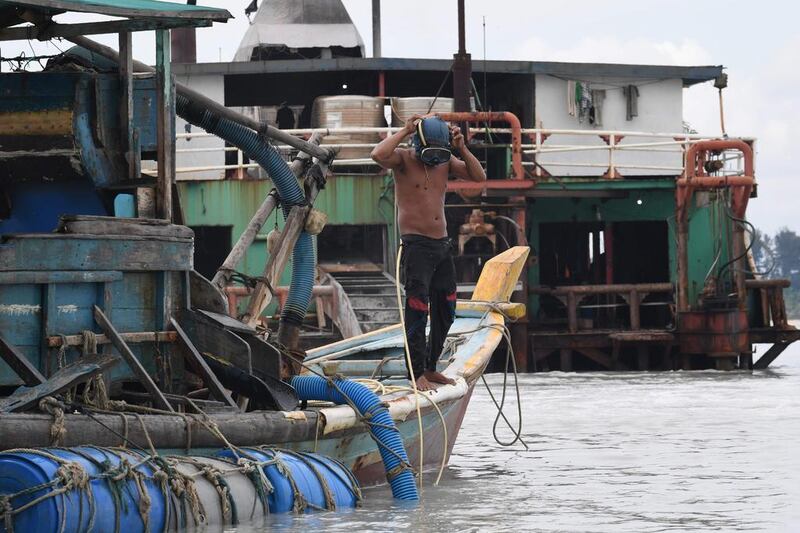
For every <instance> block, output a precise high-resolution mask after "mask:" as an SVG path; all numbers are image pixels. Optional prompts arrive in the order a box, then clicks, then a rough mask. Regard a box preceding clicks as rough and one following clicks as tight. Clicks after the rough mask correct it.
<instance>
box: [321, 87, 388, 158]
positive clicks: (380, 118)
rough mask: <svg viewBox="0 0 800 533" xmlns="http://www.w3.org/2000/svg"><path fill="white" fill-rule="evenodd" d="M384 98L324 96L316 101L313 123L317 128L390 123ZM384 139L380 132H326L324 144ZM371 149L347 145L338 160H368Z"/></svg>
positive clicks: (376, 141)
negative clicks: (331, 133) (384, 110)
mask: <svg viewBox="0 0 800 533" xmlns="http://www.w3.org/2000/svg"><path fill="white" fill-rule="evenodd" d="M383 103H384V99H383V98H379V97H375V96H359V95H341V96H320V97H318V98H317V99H316V100H314V107H313V108H312V111H311V126H312V127H314V128H352V127H381V126H386V117H384V115H383ZM378 142H380V136H379V135H378V134H377V133H337V134H333V135H326V136H325V137H324V138H323V139H322V144H367V143H378ZM371 151H372V149H371V148H343V149H342V150H340V152H339V155H338V156H337V159H365V158H368V157H369V154H370V152H371Z"/></svg>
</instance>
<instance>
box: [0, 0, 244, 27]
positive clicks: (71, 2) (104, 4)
mask: <svg viewBox="0 0 800 533" xmlns="http://www.w3.org/2000/svg"><path fill="white" fill-rule="evenodd" d="M19 7H24V8H30V9H33V10H36V11H38V12H42V13H46V14H57V13H63V12H67V11H74V12H81V13H97V14H100V15H108V16H112V17H145V18H153V19H158V18H172V19H174V18H180V19H204V20H211V21H223V22H224V21H226V20H228V19H230V18H231V14H230V13H229V12H228V11H227V10H225V9H217V8H213V7H203V6H192V5H187V4H178V3H174V2H160V1H157V0H23V1H8V0H3V1H0V11H1V10H4V9H15V8H19Z"/></svg>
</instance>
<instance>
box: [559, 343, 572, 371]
mask: <svg viewBox="0 0 800 533" xmlns="http://www.w3.org/2000/svg"><path fill="white" fill-rule="evenodd" d="M559 357H560V358H561V371H562V372H572V350H570V349H569V348H561V350H559Z"/></svg>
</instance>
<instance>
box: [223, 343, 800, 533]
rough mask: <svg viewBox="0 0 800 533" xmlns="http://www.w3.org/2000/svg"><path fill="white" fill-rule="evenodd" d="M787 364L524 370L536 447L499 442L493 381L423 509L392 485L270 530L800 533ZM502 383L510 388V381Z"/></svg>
mask: <svg viewBox="0 0 800 533" xmlns="http://www.w3.org/2000/svg"><path fill="white" fill-rule="evenodd" d="M778 362H779V363H781V364H782V365H783V366H780V367H778V368H775V369H773V370H770V371H763V372H755V373H748V372H730V373H724V372H714V371H708V372H670V373H633V372H631V373H622V374H615V373H591V374H565V373H560V372H554V373H549V374H531V375H525V376H522V377H521V378H520V390H521V394H522V401H523V405H524V413H523V421H524V434H523V438H524V439H525V441H526V442H527V444H528V446H529V449H528V450H527V451H526V450H523V449H522V448H521V446H519V445H517V446H514V447H511V448H504V447H502V446H499V445H497V444H496V443H495V442H494V441H493V439H492V436H491V424H492V422H493V420H494V417H495V410H494V406H493V405H492V403H491V400H490V398H489V396H488V394H487V393H486V391H485V390H484V389H483V388H482V387H481V386H480V385H479V386H478V388H477V389H476V391H475V394H474V395H473V397H472V402H471V404H470V407H469V411H468V413H467V416H466V418H465V420H464V427H463V428H462V430H461V434H460V436H459V439H458V441H457V443H456V446H455V449H454V450H453V455H452V457H451V460H450V468H449V469H448V471H447V472H446V474H445V476H444V477H443V479H442V483H441V485H440V486H438V487H432V486H430V484H431V483H432V482H433V479H434V477H435V476H426V485H425V487H424V489H423V493H422V497H423V501H422V502H421V503H420V504H419V506H411V507H409V506H407V505H402V504H398V503H397V502H394V501H393V500H392V499H391V493H390V492H389V490H388V488H385V487H379V488H375V489H368V490H367V491H365V495H366V501H365V504H364V506H363V507H362V508H360V509H357V510H355V511H351V512H346V513H317V514H313V515H307V516H303V517H293V516H290V515H284V516H272V517H269V519H268V523H267V525H266V529H270V530H271V529H278V530H287V531H309V530H316V529H324V530H326V531H348V532H356V531H357V532H358V533H366V532H373V531H375V532H382V531H390V530H391V531H418V530H419V531H447V532H458V531H465V532H466V531H470V532H471V531H614V532H637V533H638V532H648V533H649V532H659V531H703V530H722V531H753V530H764V531H795V530H800V453H798V451H797V450H798V443H800V348H794V346H793V347H792V348H790V350H787V352H786V353H785V354H784V355H783V356H782V358H781V359H779V360H778ZM488 382H489V384H490V385H491V386H492V387H493V388H495V389H497V388H499V387H500V385H501V382H502V377H501V376H499V375H491V376H488ZM509 414H510V415H513V414H514V410H513V409H509ZM507 436H508V434H507V433H506V434H503V437H507ZM263 530H265V529H264V527H262V526H259V527H255V526H241V527H239V528H238V529H237V530H236V531H237V532H239V533H251V532H254V531H263Z"/></svg>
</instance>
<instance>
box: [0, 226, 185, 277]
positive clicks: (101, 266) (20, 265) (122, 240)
mask: <svg viewBox="0 0 800 533" xmlns="http://www.w3.org/2000/svg"><path fill="white" fill-rule="evenodd" d="M193 250H194V244H193V242H192V241H191V240H177V239H175V240H162V239H155V238H152V237H148V238H142V237H112V236H103V237H100V236H92V237H88V236H82V235H81V236H76V235H53V234H33V235H26V236H20V237H12V238H9V239H8V240H7V241H6V242H5V243H3V244H2V245H0V270H127V271H135V270H190V269H191V268H192V261H193Z"/></svg>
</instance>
